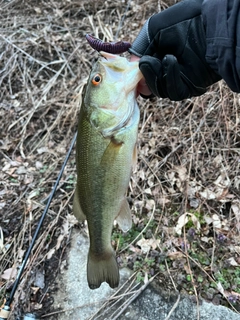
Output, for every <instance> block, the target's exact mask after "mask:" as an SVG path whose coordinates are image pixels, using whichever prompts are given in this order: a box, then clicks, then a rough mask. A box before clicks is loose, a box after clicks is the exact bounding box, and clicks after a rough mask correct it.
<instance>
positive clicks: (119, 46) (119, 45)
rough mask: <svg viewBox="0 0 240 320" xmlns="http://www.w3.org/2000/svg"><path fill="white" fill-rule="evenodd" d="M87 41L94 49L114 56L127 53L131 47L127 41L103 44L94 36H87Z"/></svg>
mask: <svg viewBox="0 0 240 320" xmlns="http://www.w3.org/2000/svg"><path fill="white" fill-rule="evenodd" d="M86 39H87V41H88V42H89V44H90V46H91V47H92V48H93V49H95V50H97V51H105V52H108V53H113V54H120V53H123V52H126V51H128V49H129V48H130V47H131V43H130V42H127V41H118V42H103V41H102V40H100V39H98V38H96V37H94V36H92V35H91V34H87V35H86Z"/></svg>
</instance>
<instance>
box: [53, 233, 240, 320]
mask: <svg viewBox="0 0 240 320" xmlns="http://www.w3.org/2000/svg"><path fill="white" fill-rule="evenodd" d="M88 247H89V241H88V238H87V237H86V236H84V235H83V234H82V233H81V232H79V230H75V229H74V230H73V234H72V239H71V248H70V250H69V253H68V259H67V268H66V269H63V272H62V274H60V276H59V278H58V280H57V282H58V287H59V290H58V292H57V294H56V295H55V296H54V305H53V307H54V309H55V310H59V311H57V312H56V313H55V314H53V315H52V316H49V317H48V318H47V319H50V320H56V319H58V320H70V319H71V320H87V319H88V320H90V319H94V320H95V319H96V320H97V319H98V320H104V319H111V320H114V319H120V320H155V319H156V320H193V319H198V318H197V306H196V302H195V301H193V299H191V297H180V298H179V299H178V296H174V295H173V296H171V297H169V296H166V294H164V293H163V292H161V290H156V288H155V286H154V287H153V286H152V285H151V284H150V285H149V286H148V287H147V288H146V289H145V290H143V292H141V294H139V295H138V296H137V297H136V299H135V300H134V301H130V300H131V297H132V296H133V295H132V296H131V295H129V296H128V295H123V296H125V297H124V299H122V300H120V298H119V299H114V294H116V295H118V297H119V296H120V292H119V293H118V292H117V291H118V289H114V290H113V289H111V288H110V287H109V286H108V285H107V284H106V283H103V284H102V285H101V287H100V288H99V289H96V290H91V289H89V287H88V284H87V279H86V278H87V277H86V261H87V253H88ZM130 276H131V271H130V270H128V269H122V270H120V278H121V283H120V287H121V285H123V284H124V283H125V287H126V286H128V285H129V284H130V281H128V279H129V277H130ZM136 290H137V289H136ZM136 290H135V291H136ZM116 292H117V293H116ZM115 300H116V302H115ZM126 304H128V306H127V307H125V309H124V311H123V310H122V308H123V307H124V306H126ZM199 314H200V318H199V319H200V320H226V319H227V320H240V315H239V314H237V313H235V312H233V311H231V310H230V309H228V308H226V307H223V306H216V305H213V304H211V303H207V302H205V301H201V303H200V306H199Z"/></svg>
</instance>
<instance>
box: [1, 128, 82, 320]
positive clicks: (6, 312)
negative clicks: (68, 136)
mask: <svg viewBox="0 0 240 320" xmlns="http://www.w3.org/2000/svg"><path fill="white" fill-rule="evenodd" d="M76 138H77V132H76V133H75V135H74V137H73V139H72V142H71V145H70V147H69V150H68V153H67V155H66V157H65V160H64V162H63V165H62V167H61V170H60V172H59V174H58V177H57V180H56V182H55V184H54V186H53V189H52V192H51V194H50V196H49V198H48V202H47V204H46V207H45V209H44V211H43V214H42V216H41V218H40V220H39V223H38V226H37V229H36V231H35V233H34V235H33V238H32V241H31V243H30V246H29V248H28V250H27V253H26V255H25V258H24V260H23V262H22V265H21V267H20V269H19V271H18V274H17V278H16V280H15V282H14V284H13V287H12V290H11V293H10V296H9V298H8V299H7V300H6V303H5V305H4V307H3V308H2V310H1V311H0V320H5V319H8V316H9V314H10V311H11V310H10V305H11V303H12V301H13V297H14V294H15V292H16V290H17V287H18V285H19V282H20V279H21V276H22V273H23V271H24V268H25V266H26V263H27V261H28V259H29V256H30V254H31V251H32V249H33V246H34V244H35V241H36V239H37V237H38V234H39V231H40V229H41V227H42V224H43V221H44V219H45V217H46V214H47V212H48V209H49V207H50V204H51V202H52V199H53V196H54V194H55V192H56V189H57V186H58V184H59V181H60V179H61V177H62V174H63V171H64V168H65V166H66V164H67V162H68V159H69V157H70V154H71V152H72V149H73V146H74V143H75V141H76ZM29 315H30V314H28V315H25V317H26V316H27V317H28V318H24V319H31V318H30V316H29ZM32 319H34V318H33V316H32Z"/></svg>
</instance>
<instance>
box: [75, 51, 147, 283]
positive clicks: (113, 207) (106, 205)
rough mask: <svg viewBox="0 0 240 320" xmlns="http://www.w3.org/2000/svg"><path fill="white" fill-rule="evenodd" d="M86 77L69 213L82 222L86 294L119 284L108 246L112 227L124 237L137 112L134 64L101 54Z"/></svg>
mask: <svg viewBox="0 0 240 320" xmlns="http://www.w3.org/2000/svg"><path fill="white" fill-rule="evenodd" d="M100 55H101V56H100V57H99V59H98V61H97V62H96V63H95V65H94V66H93V69H92V71H91V74H90V77H89V80H88V83H87V87H86V92H85V96H84V99H83V104H82V106H81V109H80V115H79V123H78V137H77V146H76V148H77V151H76V162H77V185H76V190H75V194H74V201H73V212H74V215H75V216H76V218H77V219H78V220H79V221H83V220H85V219H87V223H88V229H89V236H90V248H89V253H88V263H87V280H88V285H89V287H90V288H91V289H96V288H98V287H99V286H100V285H101V283H102V282H107V283H108V284H109V285H110V286H111V287H112V288H114V287H117V286H118V284H119V270H118V265H117V261H116V256H115V252H114V250H113V248H112V245H111V234H112V228H113V222H114V220H115V219H116V220H117V222H118V225H119V227H120V228H121V229H122V230H123V231H124V232H126V231H127V230H129V229H130V228H131V225H132V219H131V212H130V208H129V205H128V202H127V200H126V198H125V194H126V191H127V188H128V184H129V180H130V177H131V170H132V166H133V164H134V162H136V157H137V156H136V141H137V133H138V123H139V108H138V105H137V102H136V86H137V83H138V82H139V81H140V80H141V78H142V74H141V72H140V71H139V68H138V62H129V61H128V60H127V59H126V58H124V57H120V56H116V55H112V54H109V53H105V52H101V53H100Z"/></svg>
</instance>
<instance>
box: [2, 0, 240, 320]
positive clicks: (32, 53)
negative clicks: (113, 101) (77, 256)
mask: <svg viewBox="0 0 240 320" xmlns="http://www.w3.org/2000/svg"><path fill="white" fill-rule="evenodd" d="M173 3H175V2H174V1H165V2H163V1H161V2H159V1H154V0H149V1H147V2H146V1H142V0H138V1H137V0H136V1H131V3H130V6H129V9H128V11H127V13H126V16H125V20H124V23H123V26H122V28H121V30H120V32H119V35H118V40H124V41H130V42H132V41H133V40H134V38H135V37H136V35H137V34H138V32H139V30H140V28H141V27H142V25H143V23H144V21H145V20H146V19H147V18H148V17H149V16H150V15H152V14H153V13H155V12H156V7H157V6H158V9H159V10H160V8H161V9H165V8H166V7H167V6H168V5H172V4H173ZM126 6H127V1H115V2H112V1H109V0H107V1H103V0H99V1H93V0H90V1H85V0H83V1H71V2H70V1H67V0H62V1H55V0H52V1H49V2H44V1H35V0H31V1H27V2H24V3H23V2H22V1H19V0H16V1H10V2H3V3H2V6H1V9H0V12H1V22H0V47H1V51H0V55H1V61H0V85H1V92H0V115H1V119H2V130H1V134H0V142H1V143H0V152H1V157H0V162H1V168H2V170H1V171H0V215H1V221H0V232H1V234H0V305H1V304H2V303H3V299H4V296H5V294H6V293H9V292H10V290H11V288H12V285H13V280H14V278H15V277H16V270H17V269H18V268H19V266H20V265H21V263H22V260H23V257H24V253H25V252H26V250H27V248H28V246H29V244H30V241H31V238H32V236H33V234H34V231H35V229H36V227H37V224H38V221H39V219H40V216H41V214H42V212H43V210H44V207H45V204H46V202H47V199H48V197H49V194H50V192H51V190H52V186H53V184H54V182H55V180H56V178H57V175H58V173H59V170H60V167H61V165H62V163H63V160H64V158H65V154H66V152H67V150H68V148H69V145H70V142H71V140H72V137H73V136H74V134H75V132H76V130H77V116H78V112H79V106H80V105H81V101H82V94H83V90H84V86H85V84H86V80H87V77H88V75H89V72H90V69H91V66H92V64H93V62H94V61H95V60H96V58H97V54H96V53H95V52H94V51H93V50H92V49H91V48H90V46H89V45H88V44H87V42H86V40H85V34H86V33H91V34H93V35H94V36H96V37H98V38H101V39H102V40H103V41H112V40H114V36H115V34H116V33H117V30H118V25H119V20H120V19H121V17H122V16H123V15H124V14H125V9H126ZM126 56H127V54H126ZM239 99H240V98H239V95H237V94H235V93H233V92H231V91H230V90H229V89H228V88H227V86H226V85H225V83H224V82H223V81H220V82H219V83H217V84H215V85H214V86H212V87H211V88H210V89H209V90H208V92H207V93H206V94H205V95H203V96H202V97H197V98H194V99H186V100H184V101H182V102H171V101H169V100H168V99H156V98H154V99H151V100H144V99H142V98H140V97H139V98H138V102H139V105H140V109H141V121H140V126H139V135H138V150H139V151H138V163H137V165H136V168H135V170H134V173H133V176H132V178H131V182H130V186H129V190H128V200H129V203H130V205H131V208H132V216H133V228H132V230H131V231H130V232H129V233H127V234H122V233H121V231H119V230H118V229H116V228H114V232H113V244H114V245H115V247H116V249H117V252H118V260H119V264H120V266H128V267H129V268H131V269H133V270H134V272H135V273H134V277H135V278H136V279H137V280H138V281H139V285H140V286H141V284H142V288H144V286H146V284H148V281H150V280H151V279H152V278H153V277H154V283H156V285H159V287H161V288H162V289H163V290H165V291H167V292H172V291H173V290H177V291H179V292H183V293H188V294H195V295H196V298H198V296H199V297H200V296H201V297H203V298H205V299H206V300H208V301H212V302H214V303H218V304H223V305H227V306H228V307H230V308H234V309H235V310H239V309H240V270H239V265H240V247H239V243H240V196H239V194H240V175H239V172H240V170H239V169H240V126H239V123H240V107H239V105H240V100H239ZM75 182H76V169H75V151H73V152H72V154H71V157H70V159H69V162H68V164H67V166H66V168H65V170H64V173H63V176H62V179H61V181H60V184H59V187H58V189H57V192H56V195H55V197H54V199H53V201H52V204H51V206H50V209H49V212H48V215H47V217H46V220H45V221H44V225H43V227H42V230H41V234H40V236H39V238H38V239H37V241H36V244H35V246H34V248H33V252H32V255H31V257H30V260H29V261H28V263H27V266H26V269H25V271H24V274H23V277H22V280H21V282H20V286H19V290H18V292H17V293H16V297H15V300H14V303H13V305H12V309H13V311H12V314H11V318H12V319H14V318H16V317H17V316H20V315H21V314H22V313H23V312H31V311H35V310H37V312H38V315H39V316H41V315H43V312H44V313H45V314H47V313H51V312H53V310H52V302H53V297H54V292H55V290H57V288H56V286H55V281H54V280H55V278H56V276H57V274H58V273H59V272H62V270H63V269H64V268H66V267H67V262H66V257H67V251H68V249H69V242H70V239H71V230H72V228H77V229H78V228H80V229H81V230H83V231H84V230H86V229H85V228H86V227H85V225H79V224H78V223H77V222H76V220H75V218H74V217H73V216H72V195H73V192H74V186H75ZM146 277H147V278H148V279H150V280H146ZM135 278H134V279H135ZM138 290H140V289H137V291H138ZM142 290H143V289H142ZM135 291H136V290H135V289H133V290H132V289H129V292H127V290H126V289H123V291H122V295H123V296H124V295H125V296H126V299H127V301H129V302H131V298H129V297H131V296H132V297H133V296H134V294H135V293H134V292H135ZM139 292H141V290H140V291H138V293H137V294H139ZM119 299H120V298H119ZM126 303H127V302H126ZM107 305H108V308H109V309H108V310H109V311H108V312H110V313H111V306H112V304H111V301H109V302H107ZM100 309H101V308H100ZM101 310H102V309H101ZM101 310H99V315H101V312H102V311H101ZM56 315H57V311H56V313H55V316H56ZM97 317H98V316H96V319H97ZM55 319H56V318H55Z"/></svg>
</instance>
